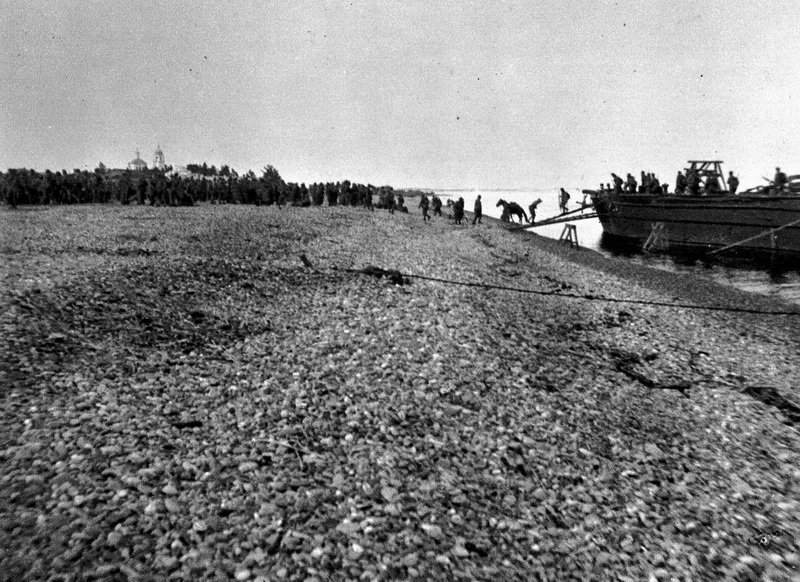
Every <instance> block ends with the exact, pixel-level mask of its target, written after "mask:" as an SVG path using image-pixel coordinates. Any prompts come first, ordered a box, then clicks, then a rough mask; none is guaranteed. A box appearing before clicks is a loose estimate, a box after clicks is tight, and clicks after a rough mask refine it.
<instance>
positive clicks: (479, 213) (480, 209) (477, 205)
mask: <svg viewBox="0 0 800 582" xmlns="http://www.w3.org/2000/svg"><path fill="white" fill-rule="evenodd" d="M472 210H473V212H474V213H475V216H474V217H473V218H472V225H473V226H474V225H475V221H477V222H478V224H481V217H482V216H483V205H482V204H481V195H480V194H478V197H477V198H476V199H475V206H474V207H473V209H472Z"/></svg>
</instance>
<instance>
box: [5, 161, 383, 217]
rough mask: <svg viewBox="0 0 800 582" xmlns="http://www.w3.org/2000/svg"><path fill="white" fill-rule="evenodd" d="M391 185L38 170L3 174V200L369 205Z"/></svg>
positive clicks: (274, 175) (269, 170)
mask: <svg viewBox="0 0 800 582" xmlns="http://www.w3.org/2000/svg"><path fill="white" fill-rule="evenodd" d="M387 192H393V189H392V187H391V186H380V187H376V186H373V185H372V184H357V183H351V182H350V181H348V180H344V181H342V182H328V183H313V184H311V185H309V186H306V185H305V184H304V183H303V184H297V183H292V182H288V183H287V182H285V181H284V180H283V179H282V178H281V177H280V174H279V173H278V171H277V170H276V169H275V168H273V167H272V166H267V167H265V168H264V170H263V173H262V175H261V176H256V174H255V173H254V172H253V171H252V170H251V171H249V172H247V173H245V174H241V175H239V174H237V173H236V172H235V171H230V172H226V173H225V174H224V175H223V174H216V175H211V176H208V175H205V174H201V175H199V176H192V177H182V176H178V175H175V174H169V173H167V172H163V171H159V170H143V171H135V170H107V169H104V168H98V169H97V170H95V171H93V172H90V171H87V170H74V171H73V172H67V171H66V170H64V171H59V172H52V171H50V170H47V171H45V172H43V173H42V172H37V171H35V170H30V169H10V170H8V171H7V172H5V173H4V172H0V201H2V202H4V203H5V204H8V205H9V206H12V207H14V206H16V205H26V204H40V205H43V204H46V205H49V204H107V203H117V204H123V205H125V204H139V205H152V206H192V205H194V204H196V203H198V202H203V203H210V204H254V205H262V204H263V205H277V206H284V205H289V206H320V205H322V204H325V203H327V204H328V205H330V206H336V205H344V206H365V207H367V208H372V199H373V195H378V196H379V197H381V196H386V195H387Z"/></svg>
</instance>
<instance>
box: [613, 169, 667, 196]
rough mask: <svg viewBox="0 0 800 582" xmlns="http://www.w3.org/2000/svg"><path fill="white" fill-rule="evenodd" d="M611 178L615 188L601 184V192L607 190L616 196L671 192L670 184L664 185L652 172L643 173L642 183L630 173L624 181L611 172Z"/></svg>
mask: <svg viewBox="0 0 800 582" xmlns="http://www.w3.org/2000/svg"><path fill="white" fill-rule="evenodd" d="M611 178H612V181H613V184H614V187H613V188H612V187H611V184H610V183H609V184H606V185H605V187H604V186H603V184H600V191H601V192H603V191H605V190H608V191H609V192H614V193H616V194H622V193H623V192H624V193H627V194H637V193H638V194H667V193H668V192H669V184H667V183H664V184H662V183H661V182H660V181H659V180H658V178H656V175H655V174H653V173H650V172H644V171H643V172H642V174H641V181H640V182H637V181H636V178H634V177H633V174H630V173H629V174H628V175H627V176H626V178H625V180H623V179H622V178H620V177H619V176H617V175H616V174H615V173H614V172H611Z"/></svg>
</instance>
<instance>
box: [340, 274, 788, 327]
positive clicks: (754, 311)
mask: <svg viewBox="0 0 800 582" xmlns="http://www.w3.org/2000/svg"><path fill="white" fill-rule="evenodd" d="M337 270H339V271H345V272H348V273H359V274H362V275H363V274H365V270H364V269H337ZM392 273H396V274H397V275H399V276H400V277H407V278H409V279H420V280H423V281H434V282H437V283H445V284H447V285H460V286H463V287H478V288H481V289H498V290H501V291H513V292H515V293H526V294H529V295H545V296H549V297H564V298H567V299H582V300H584V301H602V302H606V303H629V304H633V305H647V306H652V307H677V308H680V309H697V310H705V311H724V312H728V313H751V314H756V315H794V316H800V311H766V310H763V309H749V308H745V307H724V306H719V305H696V304H693V303H668V302H666V301H645V300H643V299H620V298H618V297H605V296H603V295H593V294H591V293H585V294H583V295H579V294H577V293H559V292H556V291H543V290H539V289H524V288H522V287H508V286H506V285H497V284H494V283H483V282H477V283H470V282H467V281H454V280H452V279H443V278H441V277H429V276H427V275H414V274H411V273H401V272H399V271H392ZM367 274H369V273H367Z"/></svg>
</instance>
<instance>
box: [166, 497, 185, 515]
mask: <svg viewBox="0 0 800 582" xmlns="http://www.w3.org/2000/svg"><path fill="white" fill-rule="evenodd" d="M164 507H166V508H167V511H169V512H170V513H178V512H179V511H180V510H181V506H180V504H179V503H178V502H177V501H175V500H174V499H173V498H172V497H167V498H166V499H165V500H164Z"/></svg>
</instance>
